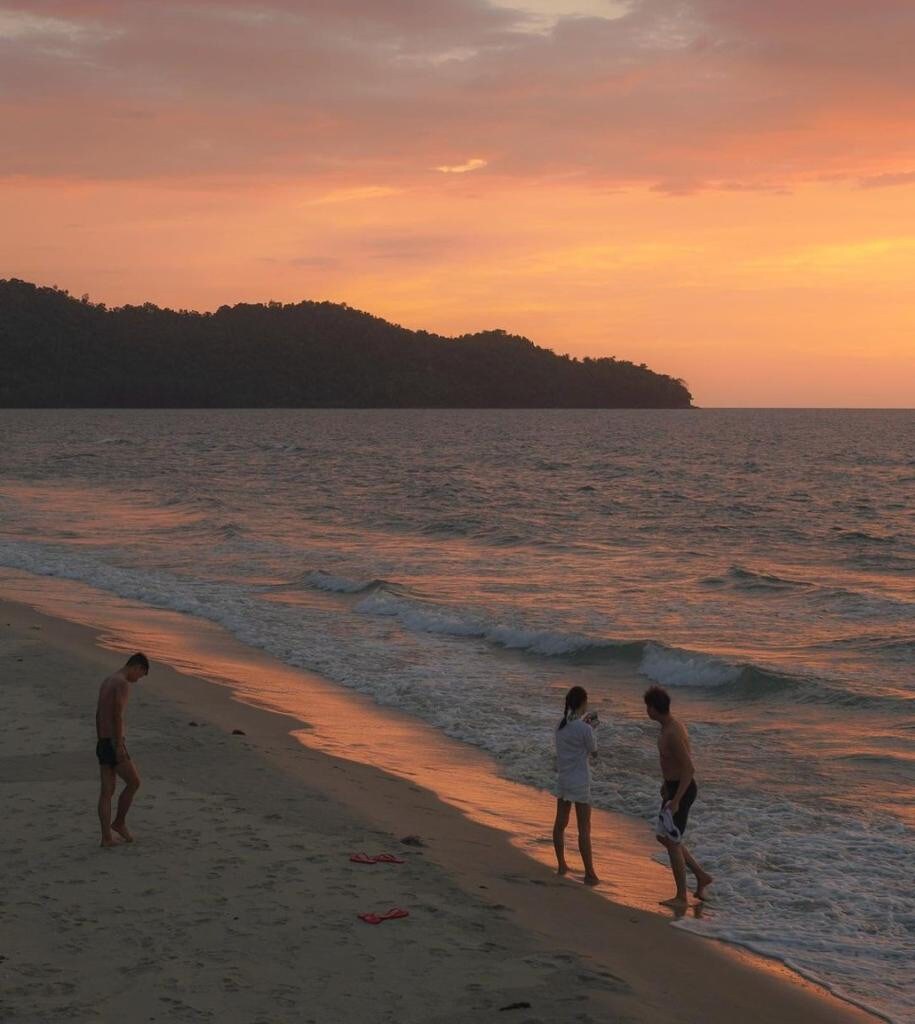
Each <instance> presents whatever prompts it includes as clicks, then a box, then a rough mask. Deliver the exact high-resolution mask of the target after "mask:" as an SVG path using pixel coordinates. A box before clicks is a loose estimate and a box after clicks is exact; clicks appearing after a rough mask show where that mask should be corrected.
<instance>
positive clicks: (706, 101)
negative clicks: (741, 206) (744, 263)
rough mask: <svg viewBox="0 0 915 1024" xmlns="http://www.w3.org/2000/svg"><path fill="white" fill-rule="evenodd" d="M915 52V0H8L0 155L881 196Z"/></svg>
mask: <svg viewBox="0 0 915 1024" xmlns="http://www.w3.org/2000/svg"><path fill="white" fill-rule="evenodd" d="M551 12H552V14H551ZM913 51H915V5H913V4H911V3H910V2H909V0H872V2H870V3H868V4H862V3H860V2H859V0H807V2H805V3H804V4H800V5H799V4H796V3H794V2H789V0H769V2H767V3H765V4H762V3H760V2H759V0H678V2H676V3H674V2H671V0H628V2H627V3H621V2H616V0H581V2H576V0H562V3H560V4H557V3H553V0H530V2H525V0H511V2H510V3H505V4H500V3H497V2H493V3H491V2H487V0H424V2H423V3H422V4H417V3H415V2H414V0H386V2H384V3H382V2H380V0H311V2H310V3H308V4H302V3H301V2H300V0H260V2H251V3H247V4H240V3H239V4H227V3H225V2H221V0H220V2H217V0H193V2H192V0H174V2H162V3H157V4H151V3H148V2H140V0H118V2H115V0H29V2H28V3H25V2H24V0H21V2H11V0H0V96H2V97H3V98H2V99H0V166H2V167H3V168H4V169H5V170H6V172H7V173H8V174H18V175H26V176H34V177H43V176H44V177H52V176H61V177H67V178H84V179H145V178H155V179H184V178H189V177H203V178H207V179H217V178H220V177H231V178H239V177H240V178H251V179H258V180H263V179H267V180H269V179H280V178H294V179H299V180H303V181H307V182H310V183H313V186H314V189H315V191H318V192H319V191H320V190H321V189H322V188H323V189H324V192H325V193H327V194H334V193H337V192H339V193H340V194H341V195H345V194H346V193H347V191H348V190H354V191H353V196H352V198H358V190H359V189H361V188H363V187H365V186H364V184H363V183H364V182H365V181H366V180H369V181H372V182H374V183H375V187H378V188H392V189H401V188H412V187H415V186H417V184H419V183H421V182H422V181H423V179H424V175H425V174H427V172H426V171H424V170H423V169H424V168H429V167H433V168H436V169H437V170H439V171H440V172H441V173H443V174H449V175H452V174H462V173H467V172H469V171H473V170H477V169H479V168H481V167H482V166H484V163H483V162H481V161H480V158H474V159H473V160H468V161H466V162H465V163H463V164H462V163H456V164H442V163H441V159H442V157H441V154H442V153H448V152H451V151H453V145H454V140H455V139H460V140H461V144H462V146H463V147H466V150H465V151H467V152H471V153H472V152H483V153H486V154H487V155H488V160H489V161H491V162H496V161H497V162H498V168H499V178H500V180H503V181H504V180H512V179H517V180H538V179H539V180H544V179H555V178H557V177H559V176H562V177H576V178H577V179H578V180H579V181H580V182H581V183H582V184H583V185H589V186H593V187H599V188H603V189H605V188H611V187H623V188H631V187H640V188H642V187H643V188H652V187H655V188H657V189H658V190H660V191H664V192H668V193H671V194H681V195H694V194H696V193H697V192H700V191H704V190H709V189H717V188H719V187H721V188H733V187H734V185H733V183H739V187H740V188H747V189H754V188H761V189H764V188H772V189H779V188H791V187H793V186H795V185H796V184H798V183H802V182H805V181H813V180H822V179H823V178H824V177H827V176H832V177H834V178H843V177H844V178H846V179H848V180H850V181H854V182H858V181H860V182H861V184H862V187H865V188H877V187H883V186H884V185H890V184H904V183H905V181H904V180H903V179H898V180H890V179H891V178H893V177H894V176H893V175H892V174H891V175H889V177H886V175H887V167H899V166H907V165H908V166H912V165H915V139H913V137H912V135H911V132H909V131H908V127H907V126H908V125H909V124H911V122H912V119H913V117H915V61H912V60H911V53H912V52H913ZM487 180H488V179H487ZM329 183H330V184H329ZM720 183H730V184H726V185H721V184H720ZM477 187H479V186H477ZM366 198H371V196H367V197H366ZM328 201H337V200H328ZM340 201H343V200H340Z"/></svg>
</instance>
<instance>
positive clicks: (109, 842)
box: [99, 836, 121, 849]
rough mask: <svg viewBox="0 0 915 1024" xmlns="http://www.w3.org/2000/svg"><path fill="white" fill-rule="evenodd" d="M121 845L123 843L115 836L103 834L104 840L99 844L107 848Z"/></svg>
mask: <svg viewBox="0 0 915 1024" xmlns="http://www.w3.org/2000/svg"><path fill="white" fill-rule="evenodd" d="M120 845H121V844H120V843H119V842H118V841H117V839H115V838H114V836H102V841H101V842H100V843H99V846H104V847H105V848H106V849H108V848H110V847H112V846H120Z"/></svg>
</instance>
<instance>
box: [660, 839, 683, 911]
mask: <svg viewBox="0 0 915 1024" xmlns="http://www.w3.org/2000/svg"><path fill="white" fill-rule="evenodd" d="M662 843H663V845H664V846H666V847H667V856H668V857H669V858H670V869H671V871H672V872H673V875H674V881H675V882H676V884H677V895H676V896H672V897H671V898H670V899H669V900H661V901H660V902H661V904H662V906H665V907H673V908H674V909H675V910H680V909H685V908H686V906H687V899H686V862H685V861H684V859H683V851H682V850H681V849H680V846H679V845H678V844H677V843H672V842H669V841H666V840H662Z"/></svg>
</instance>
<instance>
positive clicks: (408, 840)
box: [401, 836, 426, 846]
mask: <svg viewBox="0 0 915 1024" xmlns="http://www.w3.org/2000/svg"><path fill="white" fill-rule="evenodd" d="M401 842H402V843H403V844H404V846H425V845H426V844H425V843H424V842H423V841H422V839H420V838H419V836H404V837H403V839H401Z"/></svg>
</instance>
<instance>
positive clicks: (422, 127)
mask: <svg viewBox="0 0 915 1024" xmlns="http://www.w3.org/2000/svg"><path fill="white" fill-rule="evenodd" d="M913 54H915V3H913V2H912V0H792V2H789V0H682V2H678V0H511V2H510V3H504V2H503V3H498V4H497V3H489V2H486V0H313V2H293V0H248V2H243V0H238V2H215V0H187V2H174V3H171V2H163V0H155V2H139V0H117V2H115V0H30V2H27V3H26V2H21V3H15V2H8V0H0V159H2V165H0V225H2V229H0V276H3V277H11V276H13V277H21V278H25V279H27V280H31V281H35V282H37V283H40V284H57V285H59V286H60V287H62V288H67V289H69V291H71V292H72V293H75V294H82V293H83V292H88V293H89V294H90V296H91V297H92V298H93V299H95V300H99V301H104V302H107V303H108V304H109V305H118V304H121V303H126V302H142V301H146V300H150V301H153V302H156V303H159V304H162V305H170V306H174V307H187V308H196V309H205V308H207V309H212V308H215V307H217V306H219V305H221V304H222V303H232V302H236V301H264V300H267V299H279V300H283V301H297V300H299V299H302V298H312V299H325V298H327V299H331V300H334V301H345V302H348V303H349V304H350V305H353V306H356V307H359V308H361V309H366V310H369V311H370V312H373V313H376V314H378V315H380V316H383V317H385V318H387V319H390V320H393V321H395V322H397V323H401V324H404V325H405V326H408V327H417V328H419V327H421V328H426V329H428V330H433V331H438V332H442V333H446V334H459V333H464V332H468V331H476V330H481V329H486V328H491V327H502V328H505V329H506V330H509V331H511V332H514V333H521V334H526V335H527V336H529V337H530V338H532V339H533V340H534V341H535V342H537V343H538V344H542V345H546V346H548V347H550V348H554V349H556V350H558V351H560V352H569V353H571V354H573V355H611V354H612V355H616V356H619V357H621V358H627V359H633V360H635V361H636V362H642V361H644V362H647V363H648V364H649V366H651V367H652V368H654V369H658V370H661V371H664V372H667V373H670V374H672V375H674V376H679V377H683V378H684V379H685V380H686V381H687V383H688V384H689V385H690V387H691V389H692V391H693V394H694V397H695V400H696V401H697V403H699V404H700V405H767V406H792V405H799V406H832V405H838V406H906V407H910V406H912V405H913V404H915V401H913V396H915V297H913V296H915V288H913V278H915V274H913V271H915V58H913Z"/></svg>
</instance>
